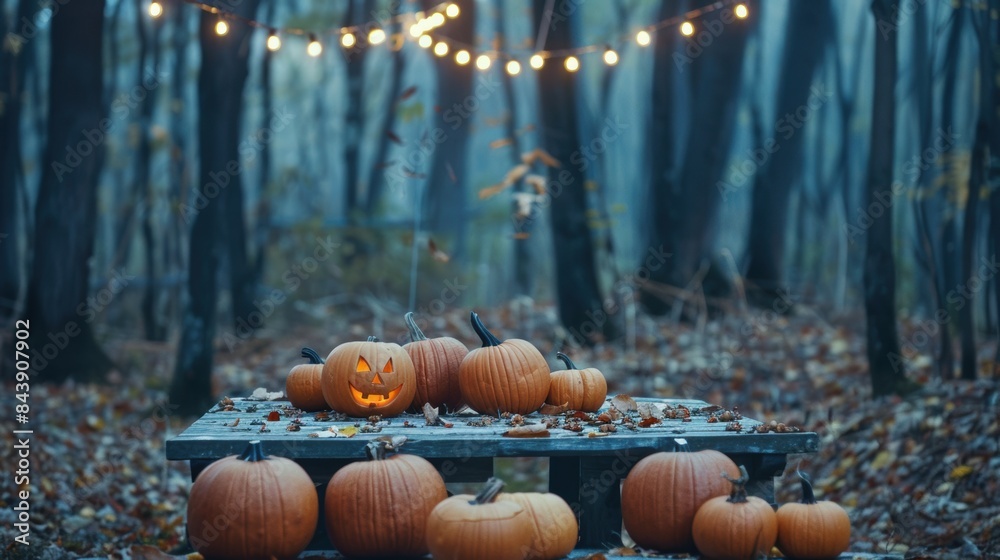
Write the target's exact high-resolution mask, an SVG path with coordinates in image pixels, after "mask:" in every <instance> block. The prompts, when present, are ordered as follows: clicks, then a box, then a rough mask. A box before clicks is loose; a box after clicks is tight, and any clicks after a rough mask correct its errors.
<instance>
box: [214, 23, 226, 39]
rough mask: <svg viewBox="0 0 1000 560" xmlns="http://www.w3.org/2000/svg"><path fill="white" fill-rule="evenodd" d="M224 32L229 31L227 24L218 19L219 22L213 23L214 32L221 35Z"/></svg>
mask: <svg viewBox="0 0 1000 560" xmlns="http://www.w3.org/2000/svg"><path fill="white" fill-rule="evenodd" d="M226 33H229V24H228V23H226V22H224V21H222V20H221V19H220V20H219V22H218V23H216V24H215V34H216V35H219V36H220V37H221V36H222V35H225V34H226Z"/></svg>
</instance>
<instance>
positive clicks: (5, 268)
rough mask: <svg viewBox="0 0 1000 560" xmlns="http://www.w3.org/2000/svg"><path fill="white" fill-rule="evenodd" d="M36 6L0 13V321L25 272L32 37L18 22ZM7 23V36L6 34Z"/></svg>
mask: <svg viewBox="0 0 1000 560" xmlns="http://www.w3.org/2000/svg"><path fill="white" fill-rule="evenodd" d="M35 6H36V4H35V3H34V2H32V1H31V0H20V1H19V2H18V4H17V12H16V15H15V17H14V20H13V21H12V22H8V21H7V19H6V17H5V15H6V12H5V11H3V10H0V33H2V34H4V36H5V40H6V41H7V46H6V48H0V98H2V99H3V100H4V101H3V109H2V110H0V319H8V318H10V317H12V316H14V315H15V314H16V313H17V311H18V310H17V306H18V300H19V299H20V297H21V287H22V286H21V274H22V273H23V272H24V270H23V268H22V265H23V262H22V260H21V250H20V244H21V242H22V237H23V236H22V235H20V234H21V233H23V232H24V231H26V228H25V224H23V223H22V222H21V219H20V217H19V216H18V211H17V209H18V193H19V192H23V188H22V187H23V182H24V173H23V170H22V168H21V141H20V136H21V132H20V131H21V104H22V102H23V100H24V95H25V90H26V89H27V88H26V87H25V86H26V84H25V80H24V78H25V72H26V70H27V65H28V57H29V56H30V52H31V51H30V49H32V48H33V46H32V44H33V43H32V41H31V38H29V37H22V36H21V34H20V33H22V32H28V30H27V29H24V30H22V29H21V26H22V25H23V24H22V23H21V22H23V21H27V19H26V18H30V17H31V15H32V11H33V9H34V7H35ZM8 24H9V31H10V33H11V34H10V35H8V34H7V33H8Z"/></svg>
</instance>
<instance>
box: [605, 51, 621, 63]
mask: <svg viewBox="0 0 1000 560" xmlns="http://www.w3.org/2000/svg"><path fill="white" fill-rule="evenodd" d="M604 63H605V64H607V65H608V66H614V65H615V64H618V53H616V52H615V51H614V50H612V49H608V50H606V51H604Z"/></svg>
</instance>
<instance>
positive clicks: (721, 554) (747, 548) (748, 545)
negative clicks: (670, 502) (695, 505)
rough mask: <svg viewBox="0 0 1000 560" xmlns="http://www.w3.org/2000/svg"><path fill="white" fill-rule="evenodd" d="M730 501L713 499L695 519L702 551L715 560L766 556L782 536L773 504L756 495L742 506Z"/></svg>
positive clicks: (695, 531) (699, 548) (698, 543)
mask: <svg viewBox="0 0 1000 560" xmlns="http://www.w3.org/2000/svg"><path fill="white" fill-rule="evenodd" d="M727 484H728V483H727ZM728 499H729V498H727V497H725V496H720V497H717V498H712V499H711V500H709V501H707V502H705V505H703V506H701V508H699V509H698V513H697V515H695V516H694V525H693V526H692V528H691V531H692V534H693V535H694V542H695V545H696V546H697V547H698V552H700V553H701V554H702V556H706V557H708V558H713V559H715V560H755V559H756V558H759V557H760V556H761V555H763V556H765V557H766V556H767V554H768V553H770V552H771V547H773V546H774V542H775V540H776V539H777V537H778V520H777V517H776V516H775V515H774V510H773V509H771V505H770V504H768V503H767V502H765V501H764V500H762V499H760V498H757V497H756V496H749V497H747V501H746V502H745V503H738V504H733V503H729V501H728ZM755 545H756V546H755Z"/></svg>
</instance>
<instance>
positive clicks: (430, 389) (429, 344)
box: [403, 312, 469, 412]
mask: <svg viewBox="0 0 1000 560" xmlns="http://www.w3.org/2000/svg"><path fill="white" fill-rule="evenodd" d="M403 319H404V320H405V321H406V328H407V329H408V330H409V331H410V342H409V343H407V344H404V345H403V350H406V353H407V354H409V355H410V359H411V360H413V369H414V371H415V373H416V376H417V393H416V395H415V396H414V397H413V404H412V405H411V406H410V411H411V412H419V411H420V410H421V409H422V408H423V406H424V403H430V405H431V406H433V407H435V408H438V407H440V406H442V405H443V406H444V407H445V411H448V412H454V411H456V410H458V409H459V408H462V405H463V404H465V403H464V401H463V400H462V390H461V388H460V387H459V386H458V368H459V366H461V365H462V359H463V358H465V355H466V354H468V353H469V349H468V348H466V347H465V345H464V344H462V343H461V342H459V341H458V340H457V339H454V338H451V337H446V336H445V337H439V338H427V337H426V336H424V333H423V332H422V331H421V330H420V327H418V326H417V323H416V321H414V320H413V313H412V312H411V313H407V314H406V315H405V316H404V317H403Z"/></svg>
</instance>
